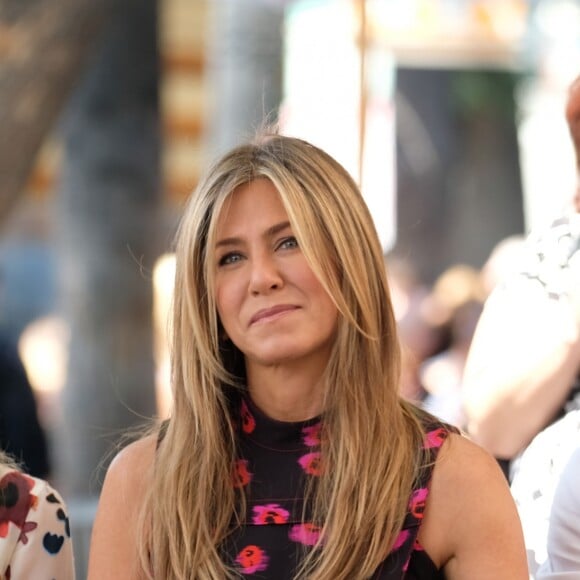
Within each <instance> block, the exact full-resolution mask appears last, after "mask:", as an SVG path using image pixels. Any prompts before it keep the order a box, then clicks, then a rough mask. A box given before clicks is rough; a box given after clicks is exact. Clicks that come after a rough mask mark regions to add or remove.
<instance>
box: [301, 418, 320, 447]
mask: <svg viewBox="0 0 580 580" xmlns="http://www.w3.org/2000/svg"><path fill="white" fill-rule="evenodd" d="M302 433H304V444H305V445H306V446H307V447H316V446H317V445H320V423H316V424H314V425H309V426H308V427H304V428H303V429H302Z"/></svg>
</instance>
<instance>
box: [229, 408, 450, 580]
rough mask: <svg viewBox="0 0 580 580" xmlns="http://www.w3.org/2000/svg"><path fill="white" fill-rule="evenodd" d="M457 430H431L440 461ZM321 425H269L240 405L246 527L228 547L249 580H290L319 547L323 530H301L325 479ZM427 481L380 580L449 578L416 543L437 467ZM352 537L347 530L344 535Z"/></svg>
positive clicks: (239, 482)
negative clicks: (311, 492) (309, 490)
mask: <svg viewBox="0 0 580 580" xmlns="http://www.w3.org/2000/svg"><path fill="white" fill-rule="evenodd" d="M451 429H452V428H448V427H445V426H442V425H441V424H440V423H437V424H433V425H428V426H427V428H426V432H427V435H426V439H425V447H426V448H428V449H429V450H430V452H431V456H432V459H433V462H432V464H433V463H434V460H435V458H436V455H437V452H438V451H439V448H440V447H441V445H442V444H443V442H444V441H445V439H446V437H447V435H448V434H449V431H450V430H451ZM319 431H320V420H319V419H311V420H308V421H304V422H299V423H287V422H280V421H275V420H273V419H270V418H269V417H267V416H265V415H264V414H263V413H262V412H261V411H260V410H259V409H257V408H256V407H255V405H253V403H252V402H251V401H250V400H249V399H247V398H246V399H243V400H242V402H241V421H240V424H239V442H240V443H239V459H238V460H237V462H236V466H235V470H234V485H235V486H238V487H245V488H246V493H247V497H248V509H247V514H246V518H245V525H243V526H242V528H241V529H239V530H236V532H235V533H233V534H232V536H231V537H230V539H229V540H228V542H227V544H226V545H225V546H223V553H224V559H225V561H227V562H228V563H229V564H230V565H232V566H234V567H235V568H236V569H237V570H238V571H239V572H240V574H241V575H243V577H248V578H252V579H254V578H255V579H271V580H286V579H288V580H289V579H291V578H293V576H294V573H295V571H296V569H297V566H298V563H299V562H300V559H301V558H302V557H303V555H304V550H305V549H308V546H312V545H314V544H315V543H316V540H317V538H318V535H319V528H318V527H317V526H316V525H314V524H311V523H303V522H302V510H303V501H304V500H303V498H304V485H305V482H306V479H307V478H308V477H317V476H318V475H319V473H320V461H319V460H320V451H319V444H320V441H319ZM432 464H431V465H430V466H429V467H426V468H425V469H424V470H423V473H421V475H420V477H419V479H418V481H417V483H416V485H415V486H414V489H413V492H412V494H411V497H410V499H409V511H408V513H407V517H406V519H405V523H404V526H403V529H402V531H401V533H400V535H399V537H398V539H397V541H396V542H395V547H394V548H393V550H392V552H391V553H390V554H389V555H388V557H387V558H386V559H385V560H384V561H383V562H382V563H381V565H380V566H379V568H378V569H377V570H376V572H375V573H374V575H373V576H372V578H373V579H376V580H395V579H397V580H400V579H403V578H404V579H405V580H431V579H442V578H444V575H443V573H442V572H441V571H440V570H438V569H437V568H436V566H435V564H434V563H433V562H432V560H431V559H430V557H429V555H428V554H427V553H426V552H425V551H424V550H423V549H422V547H421V546H420V544H419V543H418V542H417V534H418V531H419V527H420V524H421V521H422V517H423V511H424V508H425V504H426V501H427V496H428V493H429V488H428V484H429V481H430V479H431V473H432V469H433V465H432ZM345 533H348V530H345Z"/></svg>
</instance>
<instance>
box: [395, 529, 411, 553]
mask: <svg viewBox="0 0 580 580" xmlns="http://www.w3.org/2000/svg"><path fill="white" fill-rule="evenodd" d="M409 534H410V532H409V530H402V531H401V532H399V535H398V536H397V539H396V540H395V543H394V544H393V548H392V550H391V551H392V552H394V551H395V550H398V549H399V548H400V547H401V546H402V545H403V544H404V543H405V542H406V541H407V540H408V539H409Z"/></svg>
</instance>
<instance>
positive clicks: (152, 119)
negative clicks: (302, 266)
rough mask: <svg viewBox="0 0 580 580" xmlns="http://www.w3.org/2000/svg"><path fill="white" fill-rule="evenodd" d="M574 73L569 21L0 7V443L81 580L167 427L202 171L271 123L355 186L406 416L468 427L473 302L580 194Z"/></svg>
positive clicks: (579, 39)
mask: <svg viewBox="0 0 580 580" xmlns="http://www.w3.org/2000/svg"><path fill="white" fill-rule="evenodd" d="M579 72H580V1H579V0H543V1H542V0H528V1H526V0H479V1H477V0H366V1H365V0H100V1H99V2H94V1H93V0H27V1H23V0H0V118H1V121H2V123H1V126H2V130H1V131H0V337H1V340H0V364H2V365H4V366H5V369H0V443H2V445H3V446H4V447H5V448H7V449H8V450H10V451H11V452H12V453H14V454H15V455H16V456H17V457H20V458H21V459H22V460H23V461H24V463H25V465H26V466H27V468H28V469H29V470H30V471H31V472H33V474H35V475H41V476H44V477H47V478H49V479H50V480H51V481H52V482H54V483H55V484H56V485H57V486H58V488H59V490H60V491H61V492H62V493H63V495H64V496H65V498H66V499H67V501H68V503H69V505H70V509H71V518H72V529H73V536H74V541H75V549H76V553H77V567H78V576H79V578H83V577H84V576H85V567H86V550H87V547H88V538H89V535H90V527H91V522H92V517H93V515H94V509H95V503H96V500H97V498H98V494H99V490H100V485H101V483H102V479H103V475H104V470H105V469H106V465H107V464H108V461H109V460H110V458H111V455H112V454H113V453H114V451H115V449H118V447H119V446H120V445H122V444H123V442H124V441H126V438H127V435H128V433H130V432H131V431H132V430H135V429H139V428H140V427H141V426H143V425H146V424H148V423H149V422H150V421H151V419H153V418H158V417H165V416H167V414H168V413H169V410H170V396H169V387H168V352H167V344H166V332H165V331H166V319H167V311H168V308H169V302H170V294H171V288H172V277H173V262H172V255H171V250H172V239H173V235H174V232H175V227H176V223H177V220H178V219H179V215H180V213H181V209H182V206H183V203H184V202H185V200H186V198H187V196H188V195H189V193H190V192H191V191H192V190H193V188H194V187H195V185H196V183H197V181H198V179H199V177H200V175H201V173H202V172H203V170H204V168H205V167H207V165H208V164H209V163H210V162H211V160H212V159H213V158H214V157H215V156H216V155H218V154H220V153H223V152H224V151H225V150H226V149H228V148H230V147H231V146H234V145H236V144H237V143H239V142H241V141H243V140H245V139H247V138H248V137H251V136H252V135H253V134H254V133H255V131H256V130H258V129H259V128H260V127H261V126H263V125H264V124H265V123H272V122H277V123H278V124H279V125H280V130H281V132H283V133H286V134H290V135H295V136H299V137H302V138H305V139H307V140H310V141H312V142H313V143H316V144H318V145H320V146H322V147H323V148H325V149H326V150H327V151H328V152H329V153H331V154H332V155H333V156H335V157H336V158H337V159H338V160H339V161H340V162H341V163H342V164H343V165H345V167H347V169H348V170H349V171H350V172H351V173H352V175H353V176H354V177H355V179H357V180H358V182H359V183H360V184H361V187H362V190H363V193H364V195H365V198H366V200H367V202H368V204H369V207H370V208H371V211H372V213H373V216H374V219H375V222H376V225H377V229H378V232H379V236H380V238H381V242H382V244H383V248H384V251H385V261H386V267H387V269H388V271H389V274H390V279H391V284H392V292H393V301H394V305H395V310H396V315H397V319H398V321H399V324H400V329H401V337H402V339H403V341H404V343H405V361H406V364H405V369H404V384H403V389H404V394H405V396H408V397H409V398H413V399H416V400H418V401H421V402H422V403H423V404H425V406H426V407H427V408H429V409H431V410H432V411H434V412H436V413H438V414H440V415H441V416H442V417H443V418H445V419H446V420H449V421H452V422H455V423H456V424H458V425H460V426H461V424H462V423H461V422H462V415H461V408H460V407H461V405H460V397H459V395H458V392H459V389H460V384H461V372H462V364H463V361H464V357H465V353H466V350H467V348H468V346H469V343H470V340H471V335H472V332H473V328H474V327H475V323H476V321H477V318H478V316H479V312H480V310H481V305H482V303H483V300H484V299H485V297H486V296H487V294H488V293H489V291H490V289H491V288H492V287H493V285H494V284H495V283H496V281H497V280H498V279H499V278H501V276H502V275H504V274H505V272H506V271H509V268H510V266H511V264H512V261H513V260H514V259H516V257H517V253H518V250H519V248H520V244H521V240H522V237H523V234H525V233H527V232H528V231H529V230H530V229H533V228H535V227H538V226H541V225H542V224H543V223H546V222H548V221H550V220H551V219H553V218H554V217H556V216H558V215H559V213H560V212H561V211H562V208H563V207H564V206H565V204H566V203H567V201H568V200H569V199H570V197H571V193H572V191H573V189H574V186H575V179H576V171H575V162H574V154H573V150H572V147H571V144H570V140H569V137H568V133H567V128H566V125H565V122H564V115H563V110H564V103H565V97H566V90H567V87H568V85H569V83H570V82H571V81H572V80H573V79H574V78H575V77H576V75H577V74H578V73H579ZM18 393H20V394H18Z"/></svg>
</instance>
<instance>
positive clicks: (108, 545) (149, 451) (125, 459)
mask: <svg viewBox="0 0 580 580" xmlns="http://www.w3.org/2000/svg"><path fill="white" fill-rule="evenodd" d="M156 445H157V437H156V436H155V435H148V436H146V437H143V438H142V439H139V440H138V441H135V442H133V443H130V444H129V445H127V446H126V447H124V448H123V449H122V450H121V451H119V453H117V455H116V456H115V457H114V459H113V460H112V461H111V464H110V465H109V468H108V470H107V475H106V477H105V481H104V483H103V489H102V490H101V495H100V498H99V507H98V509H97V515H96V517H95V522H94V525H93V531H92V536H91V549H90V557H89V574H88V577H89V578H111V579H113V578H136V577H138V574H137V573H136V570H137V569H138V562H139V543H140V541H141V539H140V525H141V515H142V507H143V505H144V502H145V501H146V496H147V491H148V488H149V486H150V484H151V483H152V479H151V477H152V472H153V466H154V463H155V449H156Z"/></svg>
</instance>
